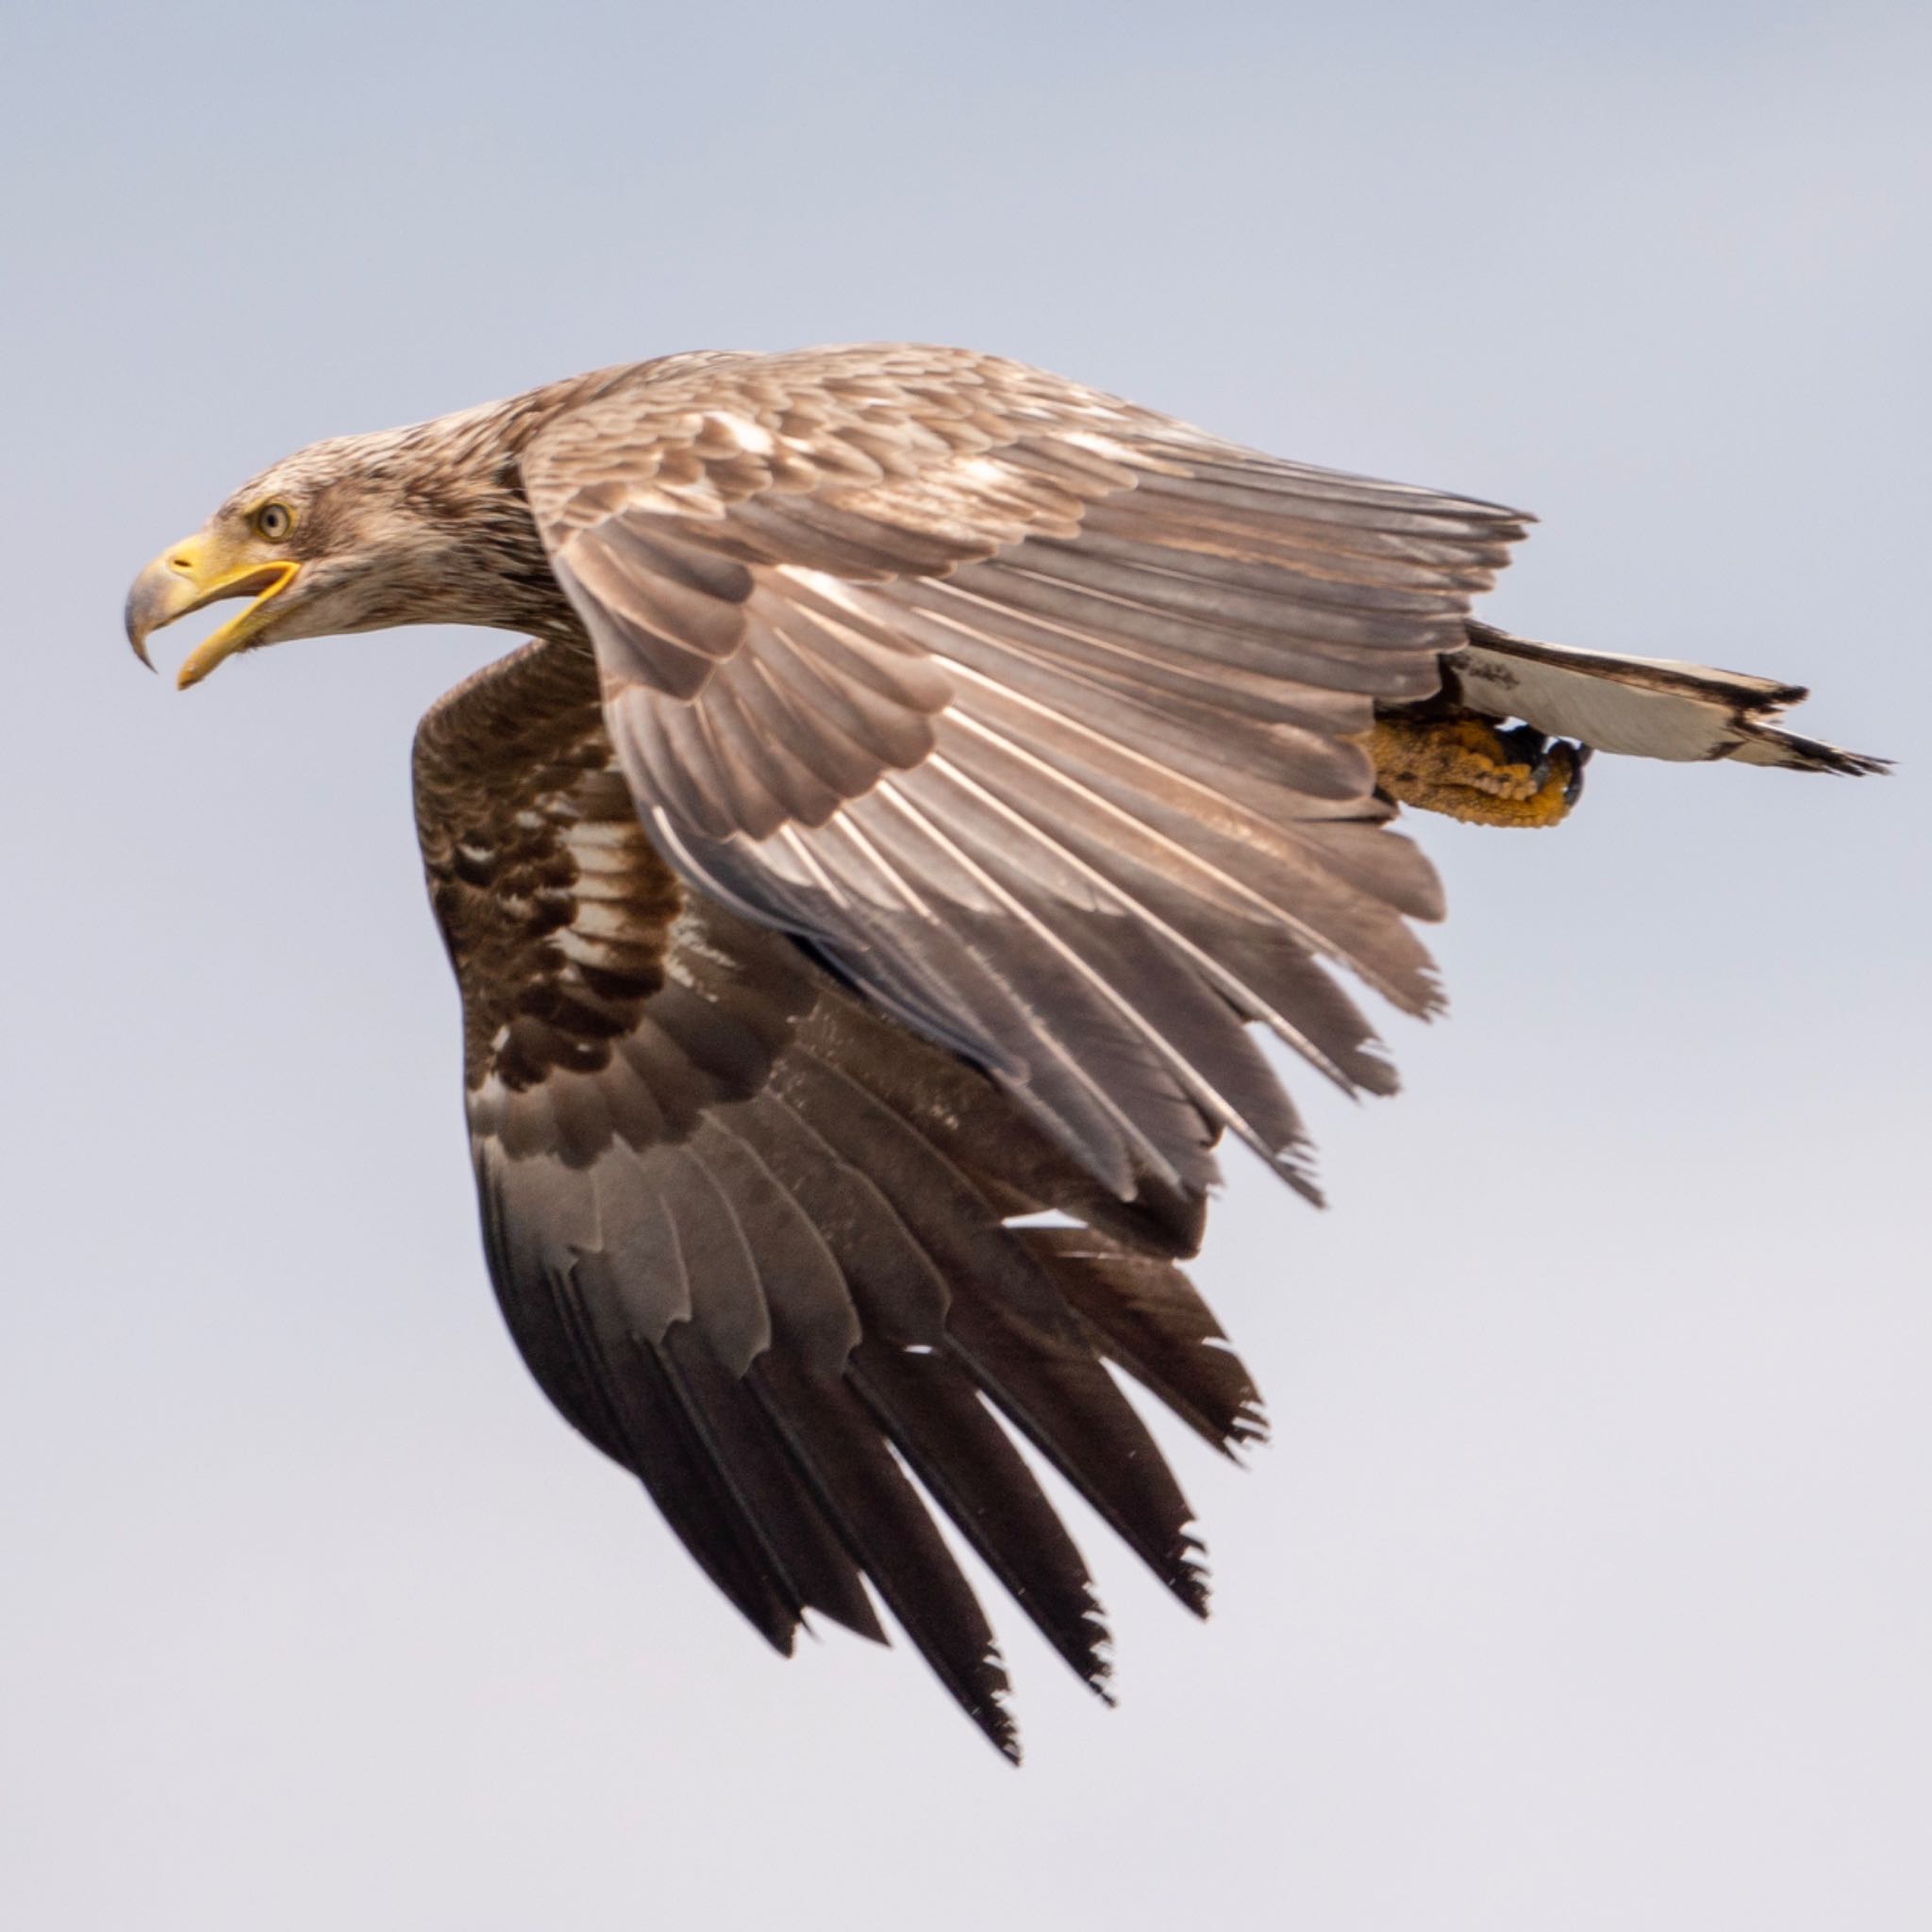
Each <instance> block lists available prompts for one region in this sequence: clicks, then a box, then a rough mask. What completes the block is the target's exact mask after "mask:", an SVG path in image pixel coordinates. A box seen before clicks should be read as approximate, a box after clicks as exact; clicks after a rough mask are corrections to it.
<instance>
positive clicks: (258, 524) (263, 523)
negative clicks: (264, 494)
mask: <svg viewBox="0 0 1932 1932" xmlns="http://www.w3.org/2000/svg"><path fill="white" fill-rule="evenodd" d="M294 527H295V512H294V511H293V510H291V508H289V506H288V505H287V504H286V503H265V504H263V505H262V507H261V508H259V509H258V510H257V511H256V512H255V529H256V534H257V535H258V536H261V537H266V538H267V539H268V541H270V542H271V543H279V542H280V541H282V539H283V538H284V537H286V536H287V535H288V534H289V532H290V531H291V530H292V529H293V528H294Z"/></svg>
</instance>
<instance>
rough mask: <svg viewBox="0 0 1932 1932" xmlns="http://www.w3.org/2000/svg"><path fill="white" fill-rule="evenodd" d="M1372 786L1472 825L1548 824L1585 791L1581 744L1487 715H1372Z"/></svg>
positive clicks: (1401, 800)
mask: <svg viewBox="0 0 1932 1932" xmlns="http://www.w3.org/2000/svg"><path fill="white" fill-rule="evenodd" d="M1369 756H1370V757H1371V758H1374V761H1375V784H1376V789H1377V790H1378V791H1381V792H1382V793H1383V794H1384V795H1385V796H1386V797H1389V798H1391V799H1394V800H1396V801H1397V802H1399V803H1400V804H1403V805H1412V806H1415V807H1417V808H1420V809H1421V810H1423V811H1440V812H1444V813H1446V814H1447V815H1448V816H1449V817H1450V818H1453V819H1461V820H1462V821H1463V822H1464V823H1465V824H1475V825H1554V824H1560V823H1561V822H1562V820H1564V819H1565V818H1567V817H1568V816H1569V814H1570V808H1571V807H1572V806H1573V805H1574V804H1575V803H1576V801H1577V799H1578V797H1580V796H1581V794H1582V791H1583V767H1584V765H1585V763H1586V762H1587V761H1588V759H1589V758H1590V749H1589V747H1588V746H1587V745H1580V744H1572V743H1571V742H1570V741H1568V740H1567V739H1560V738H1557V739H1552V738H1545V737H1544V736H1543V734H1542V733H1541V731H1539V730H1537V729H1536V728H1535V727H1534V726H1533V725H1529V724H1514V725H1511V726H1510V727H1509V728H1508V729H1507V730H1499V729H1498V728H1497V727H1496V726H1495V725H1494V724H1491V722H1490V721H1489V720H1488V719H1487V718H1478V717H1476V716H1475V715H1474V713H1473V712H1469V711H1456V712H1451V713H1449V714H1448V715H1446V716H1435V717H1430V716H1425V715H1416V716H1408V717H1402V716H1397V717H1389V718H1377V719H1376V720H1375V728H1374V731H1373V732H1372V733H1371V734H1370V737H1369Z"/></svg>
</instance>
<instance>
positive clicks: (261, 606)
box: [126, 535, 302, 691]
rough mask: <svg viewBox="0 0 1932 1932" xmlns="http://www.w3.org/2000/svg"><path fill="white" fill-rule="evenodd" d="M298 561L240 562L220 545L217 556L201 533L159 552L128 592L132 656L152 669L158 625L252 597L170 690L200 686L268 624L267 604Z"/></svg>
mask: <svg viewBox="0 0 1932 1932" xmlns="http://www.w3.org/2000/svg"><path fill="white" fill-rule="evenodd" d="M301 569H302V566H301V565H300V564H299V563H293V562H291V561H290V560H289V559H287V558H269V559H266V560H264V559H262V558H253V559H250V560H245V561H244V560H241V559H238V558H235V557H234V556H233V555H232V554H229V553H228V552H227V551H226V547H225V546H223V548H222V551H221V552H220V553H219V554H218V552H217V548H216V546H215V545H213V544H211V543H210V542H209V541H208V538H207V536H206V535H202V536H196V537H190V538H189V539H188V540H187V541H186V542H183V543H175V544H172V545H170V547H169V548H168V549H166V550H164V551H162V553H161V554H160V556H158V558H155V560H154V561H153V562H152V563H151V564H149V565H148V567H147V568H146V569H145V570H144V571H142V574H141V575H139V576H138V577H136V578H135V580H134V584H133V587H132V588H131V589H130V590H129V591H128V592H127V612H126V618H127V641H128V642H129V643H130V644H132V645H133V646H134V655H135V656H136V657H137V658H140V659H141V661H142V663H143V664H146V665H148V668H149V669H150V670H152V669H153V668H154V667H153V664H152V662H151V660H150V659H149V658H148V655H147V641H148V638H149V637H150V636H151V635H152V634H153V633H154V632H155V631H158V630H159V629H160V628H161V626H162V625H167V624H173V623H174V622H175V619H176V618H177V617H186V616H187V615H188V613H189V612H190V611H191V610H199V609H200V608H202V607H203V606H204V605H207V604H215V603H219V602H220V601H221V600H222V599H223V598H224V597H252V598H253V599H254V602H253V603H251V604H250V605H249V607H248V608H247V609H246V610H244V611H242V614H241V615H240V616H239V617H236V618H233V619H231V620H230V621H229V622H228V623H226V624H225V625H223V626H222V627H221V629H220V630H218V631H216V632H215V634H214V635H213V636H212V637H211V638H209V639H208V640H207V641H205V642H204V643H202V644H200V645H199V646H197V647H196V649H195V650H193V651H192V653H190V655H189V657H188V659H187V661H186V662H185V663H184V664H183V665H182V666H181V669H180V670H179V671H178V672H177V673H176V674H175V689H176V690H177V691H186V690H187V689H188V687H189V686H190V685H191V684H199V683H200V682H201V680H202V679H203V678H204V677H206V676H207V675H208V673H209V672H210V671H212V670H213V669H214V668H215V666H216V665H217V664H219V663H220V662H221V661H222V659H223V658H229V657H232V656H233V655H234V654H235V653H236V652H237V651H240V650H242V649H244V648H245V647H246V646H247V645H249V644H250V643H252V642H253V641H255V639H256V637H257V636H258V634H259V633H260V632H261V630H262V629H263V628H264V627H265V626H266V625H267V623H268V608H269V606H270V605H271V604H272V603H273V602H274V601H275V598H277V597H279V596H280V595H281V593H282V592H283V591H286V590H287V589H288V588H289V586H290V585H291V584H292V583H293V582H294V581H295V578H296V577H297V575H300V573H301Z"/></svg>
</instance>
